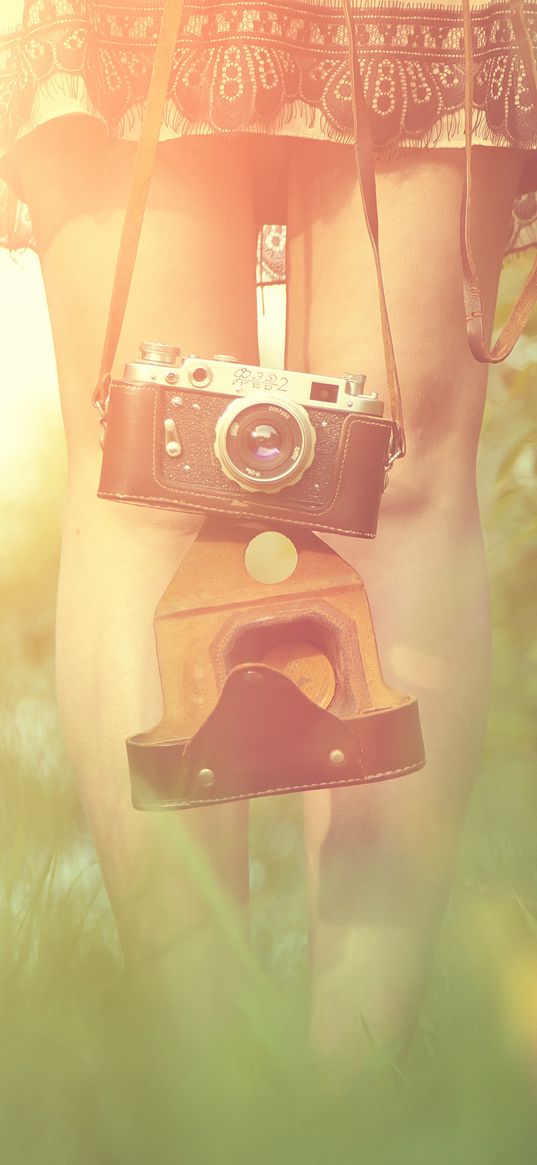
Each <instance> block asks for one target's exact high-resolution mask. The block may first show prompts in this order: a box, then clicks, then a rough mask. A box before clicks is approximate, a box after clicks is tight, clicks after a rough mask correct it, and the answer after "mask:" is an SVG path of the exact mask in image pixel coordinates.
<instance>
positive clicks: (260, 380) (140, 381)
mask: <svg viewBox="0 0 537 1165" xmlns="http://www.w3.org/2000/svg"><path fill="white" fill-rule="evenodd" d="M140 351H141V359H140V360H138V361H135V362H133V363H130V364H127V365H126V367H125V373H124V379H123V380H122V381H112V383H111V386H110V395H109V401H108V410H107V422H106V437H105V441H104V447H103V466H102V473H101V480H100V485H99V491H98V492H99V496H100V497H106V498H112V499H114V500H116V501H125V502H131V503H135V504H138V505H148V506H156V507H159V508H165V509H179V510H187V511H195V512H198V513H211V514H222V515H226V516H228V517H229V516H231V517H235V518H237V519H238V520H239V521H248V522H256V521H257V522H263V523H267V522H270V523H272V524H274V525H280V526H284V527H285V526H292V527H297V526H298V527H303V528H307V529H311V530H316V531H326V532H333V533H341V534H350V535H354V536H358V537H366V538H367V537H373V536H374V535H375V533H376V526H377V519H378V511H379V506H380V499H381V496H382V492H383V489H384V485H385V476H386V466H387V463H388V456H389V454H388V450H389V443H390V437H391V433H392V424H391V422H390V421H389V420H386V419H384V417H383V411H384V405H383V402H382V401H381V400H380V399H379V397H378V395H377V393H375V392H371V393H366V392H365V391H364V389H365V376H363V375H357V374H349V375H347V376H342V377H340V378H337V377H330V376H313V375H311V374H310V373H305V372H289V371H286V372H280V371H276V370H273V369H268V368H259V367H256V366H253V365H245V364H241V363H239V362H238V361H236V360H234V359H233V357H231V356H214V357H213V358H212V359H210V360H206V359H200V358H199V357H198V356H187V357H185V358H181V350H180V349H179V348H176V347H173V346H172V345H169V344H165V343H160V342H159V343H157V342H155V343H144V344H142V345H141V348H140Z"/></svg>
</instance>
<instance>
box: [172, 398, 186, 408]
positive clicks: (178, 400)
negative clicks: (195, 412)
mask: <svg viewBox="0 0 537 1165" xmlns="http://www.w3.org/2000/svg"><path fill="white" fill-rule="evenodd" d="M182 403H183V398H182V396H172V405H175V406H176V408H178V407H179V405H182Z"/></svg>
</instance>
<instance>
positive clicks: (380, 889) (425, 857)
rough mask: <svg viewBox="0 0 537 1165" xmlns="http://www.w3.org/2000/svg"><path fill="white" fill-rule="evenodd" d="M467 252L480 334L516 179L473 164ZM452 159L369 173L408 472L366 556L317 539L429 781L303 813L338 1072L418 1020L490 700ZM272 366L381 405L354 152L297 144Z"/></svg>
mask: <svg viewBox="0 0 537 1165" xmlns="http://www.w3.org/2000/svg"><path fill="white" fill-rule="evenodd" d="M475 154H476V157H475V172H476V182H475V185H476V192H475V220H476V226H475V244H476V254H477V259H478V263H479V268H480V272H481V276H482V285H483V288H484V293H485V295H486V302H487V310H488V315H489V319H491V318H492V314H493V310H494V303H495V299H496V291H497V281H498V275H499V270H500V264H501V256H502V253H503V248H504V243H505V237H506V232H507V226H508V217H509V211H510V207H511V202H512V197H513V193H514V191H515V189H516V186H517V181H518V175H519V167H518V162H517V159H516V155H513V154H512V153H508V152H502V151H493V150H490V151H489V150H477V151H475ZM462 173H463V159H462V156H461V154H460V153H459V152H458V151H449V150H447V151H442V152H440V151H437V150H435V151H431V153H430V154H429V155H427V154H426V153H425V152H423V153H413V154H410V155H408V154H404V155H403V156H402V157H401V158H400V159H398V160H395V161H393V162H392V163H390V164H389V165H388V164H387V165H384V166H381V167H380V168H379V173H378V196H379V216H380V224H381V257H382V263H383V271H384V274H385V281H386V291H387V297H388V305H389V309H390V314H391V321H392V326H393V331H394V341H395V347H396V352H397V356H398V366H399V372H400V376H401V383H402V391H403V405H404V409H405V420H406V424H407V428H408V455H407V457H406V459H405V460H404V462H402V463H398V464H397V465H396V466H395V467H394V469H393V472H392V480H391V483H390V485H389V488H388V490H387V493H386V495H385V497H384V500H383V503H382V508H381V516H380V525H379V533H378V535H377V538H376V541H375V542H374V543H367V542H365V541H363V540H362V541H361V540H359V539H356V540H351V539H343V538H341V537H332V538H328V537H327V539H326V541H327V542H329V543H330V544H331V545H332V546H333V547H334V548H335V549H336V550H337V551H338V553H340V554H341V555H342V556H343V557H345V558H347V559H348V560H349V561H350V562H352V563H353V564H354V565H356V567H357V569H358V570H359V572H360V573H361V574H362V576H363V578H364V580H365V583H366V587H367V589H368V593H369V597H370V601H371V604H372V610H373V618H374V622H375V627H376V631H377V636H378V641H379V648H380V656H381V661H382V663H383V668H384V673H385V677H386V680H387V682H388V683H389V684H391V686H392V687H393V688H395V689H396V690H401V691H404V692H407V693H413V694H415V695H416V696H417V697H418V699H419V704H420V710H421V716H422V723H423V729H424V736H425V743H426V750H427V755H428V764H427V767H426V769H425V770H424V771H423V772H421V773H418V774H415V775H413V776H411V777H405V778H403V779H402V780H401V781H399V782H391V783H388V784H386V785H382V786H375V787H371V788H368V789H354V790H352V789H351V790H345V791H343V790H338V791H335V792H333V793H331V794H330V793H328V792H326V793H325V792H322V793H319V794H311V793H310V794H308V796H307V797H306V798H305V821H306V835H307V843H306V844H307V855H308V866H309V876H310V898H311V914H312V927H313V933H312V948H311V950H312V971H313V984H312V1040H313V1044H314V1046H315V1047H316V1048H317V1049H318V1051H319V1052H320V1054H321V1055H322V1056H323V1057H327V1058H328V1060H329V1061H330V1060H331V1058H332V1057H334V1058H335V1059H336V1060H337V1062H338V1063H339V1064H340V1065H341V1066H342V1067H343V1065H344V1064H345V1062H346V1065H347V1068H349V1067H350V1066H354V1067H357V1066H359V1065H362V1064H363V1063H364V1062H365V1061H367V1060H368V1058H369V1056H370V1055H371V1052H372V1048H374V1047H378V1046H379V1045H380V1046H381V1047H386V1046H394V1047H399V1048H401V1046H405V1045H406V1043H407V1041H408V1039H409V1036H410V1034H411V1032H412V1029H413V1026H414V1023H415V1018H416V1014H417V1009H418V1007H419V1004H420V1001H421V997H422V992H423V987H424V980H425V976H426V973H427V969H428V957H429V953H430V949H431V945H432V941H433V939H434V936H435V933H436V930H437V925H438V921H439V918H440V916H441V906H442V903H443V901H444V898H445V895H446V888H447V885H448V882H449V873H450V869H451V865H452V861H453V855H454V850H455V846H456V841H457V835H458V832H459V828H460V823H461V819H462V816H463V812H464V808H465V805H466V802H467V798H468V794H469V790H470V787H471V782H472V778H473V777H474V775H475V772H476V766H477V763H478V758H479V752H480V745H481V740H482V734H483V728H484V722H485V717H486V710H487V697H488V670H489V631H488V597H487V585H486V577H485V568H484V560H483V551H482V540H481V531H480V524H479V514H478V507H477V499H476V488H475V458H476V446H477V440H478V435H479V429H480V424H481V416H482V409H483V402H484V394H485V386H486V369H485V368H484V367H482V366H479V365H477V364H476V363H474V361H473V360H472V358H471V356H470V355H469V353H468V350H467V346H466V334H465V327H464V318H463V307H462V291H461V277H460V258H459V251H458V212H459V202H460V195H461V184H462ZM289 233H290V261H291V262H290V268H291V270H290V283H289V308H288V318H289V333H288V363H289V366H290V367H295V368H310V369H312V370H314V371H315V372H320V373H325V374H332V375H335V374H342V373H343V372H345V371H347V370H356V371H358V372H366V373H367V375H368V383H369V387H370V388H374V389H377V390H378V391H379V393H380V395H382V396H384V395H385V375H384V366H383V359H382V349H381V340H380V325H379V317H378V306H377V293H376V285H375V282H374V273H373V267H372V260H371V256H370V253H369V246H368V242H367V239H366V234H365V228H364V226H363V218H362V211H361V207H360V202H359V194H358V191H357V184H356V178H355V174H354V170H353V161H352V157H351V155H350V151H346V150H344V149H343V150H342V149H339V148H337V147H332V146H330V145H328V146H327V145H323V144H319V143H317V144H315V145H311V144H310V143H304V144H302V143H301V144H295V147H294V164H293V181H292V185H291V201H290V211H289Z"/></svg>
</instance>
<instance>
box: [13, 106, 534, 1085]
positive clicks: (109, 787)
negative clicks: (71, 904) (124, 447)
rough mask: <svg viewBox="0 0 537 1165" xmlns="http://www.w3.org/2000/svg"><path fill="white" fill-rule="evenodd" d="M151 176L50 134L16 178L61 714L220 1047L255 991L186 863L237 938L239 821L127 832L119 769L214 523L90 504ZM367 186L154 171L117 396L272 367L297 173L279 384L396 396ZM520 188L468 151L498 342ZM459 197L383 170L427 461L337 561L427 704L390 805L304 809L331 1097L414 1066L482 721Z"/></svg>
mask: <svg viewBox="0 0 537 1165" xmlns="http://www.w3.org/2000/svg"><path fill="white" fill-rule="evenodd" d="M265 145H266V149H265ZM267 150H270V151H271V154H270V156H269V155H268V154H267ZM267 157H270V165H269V166H268V168H267V169H266V170H264V169H263V167H264V166H266V159H267ZM132 159H133V147H132V146H131V145H130V144H129V143H107V142H106V139H105V136H104V133H103V131H102V129H101V127H100V126H98V125H96V124H95V123H92V122H91V121H90V120H89V119H85V118H76V119H74V118H71V119H64V120H63V121H62V122H56V123H54V122H52V123H49V125H47V126H45V127H42V128H41V129H40V130H39V131H37V132H35V133H33V134H32V135H30V137H29V138H28V139H26V141H25V142H23V143H22V145H21V146H20V147H19V150H18V154H17V157H16V163H17V174H18V181H19V185H20V190H21V193H22V194H23V195H24V197H25V199H26V200H27V202H28V203H29V205H30V209H31V213H32V218H33V221H34V226H35V230H36V234H37V239H38V244H39V250H40V257H41V263H42V270H43V276H44V281H45V287H46V293H47V298H48V304H49V311H50V317H51V322H52V329H53V335H54V342H55V348H56V355H57V362H58V374H59V382H60V392H61V401H62V410H63V417H64V422H65V431H66V440H67V447H68V455H69V475H68V478H69V479H68V493H67V500H66V509H65V524H64V537H63V548H62V563H61V574H60V583H59V592H58V632H57V634H58V639H57V686H58V702H59V707H60V712H61V717H62V722H63V729H64V734H65V741H66V745H67V749H68V751H69V755H70V757H71V760H72V762H73V765H74V769H75V772H76V776H77V780H78V784H79V789H80V795H81V798H82V801H83V804H84V806H85V810H86V813H87V816H88V820H89V822H90V826H91V829H92V832H93V836H94V839H95V843H96V846H97V850H98V853H99V857H100V861H101V865H102V869H103V874H104V878H105V881H106V885H107V888H108V892H109V895H110V899H111V902H112V905H113V908H114V911H115V915H116V919H117V924H118V929H119V933H120V937H121V941H122V944H123V948H124V951H125V955H126V957H127V960H128V961H129V963H130V964H131V965H132V966H136V967H137V968H138V969H139V970H140V969H141V973H142V974H144V973H145V974H147V976H148V979H149V981H150V982H151V983H153V984H154V983H155V981H158V982H159V986H160V988H161V989H163V990H164V991H165V992H168V991H169V994H170V997H171V996H172V994H173V996H174V997H175V998H178V997H179V994H180V992H179V990H178V988H180V987H181V986H182V987H183V989H184V990H187V991H188V998H189V1000H190V1001H191V1004H192V1007H193V1008H194V1009H195V1010H196V1008H197V1010H196V1015H197V1018H198V1022H199V1023H200V1025H201V1024H202V1023H203V1022H205V1021H206V1020H207V1019H209V1027H210V1017H211V1016H214V1015H215V1014H216V1012H217V1010H218V1008H219V1007H221V1005H222V994H223V993H224V996H225V994H226V985H228V986H229V996H230V997H231V984H233V990H234V991H237V988H239V992H240V983H241V975H242V970H241V967H240V966H239V963H238V962H237V958H236V957H235V955H234V953H233V951H234V948H233V944H230V941H229V933H228V934H227V935H226V934H224V933H223V930H222V926H221V925H220V923H219V922H218V918H217V913H218V912H216V911H215V909H214V904H211V902H210V900H209V899H210V895H208V894H207V893H206V892H205V891H203V889H202V888H200V885H199V884H198V882H197V881H196V879H194V880H193V879H192V877H191V873H190V871H189V868H188V867H187V865H185V860H184V857H182V854H183V852H184V849H183V846H181V845H179V844H178V842H179V841H180V840H181V839H183V841H184V840H185V839H186V840H187V841H190V842H191V843H192V845H193V846H194V848H195V849H196V851H197V852H198V853H200V854H202V855H203V862H204V863H205V865H206V868H207V869H208V870H209V871H210V872H211V874H212V875H214V881H215V884H216V885H217V886H218V887H219V890H218V893H219V894H220V896H221V899H222V900H225V903H226V909H227V911H228V927H229V928H230V929H231V931H233V932H234V933H236V934H237V935H239V936H240V935H241V934H245V933H246V931H247V926H248V922H247V911H248V848H247V823H248V813H247V806H246V805H245V804H238V805H237V804H235V805H230V806H224V807H214V808H212V809H211V810H210V811H208V810H200V811H196V810H191V811H189V813H188V814H171V815H169V814H166V815H164V814H163V815H160V814H154V815H153V814H140V813H136V812H135V811H134V810H133V809H132V808H131V807H130V796H129V776H128V768H127V764H126V758H125V751H124V740H125V738H126V737H127V736H128V735H130V734H132V733H134V732H137V731H140V730H141V729H142V728H144V727H149V726H151V725H152V724H155V723H157V722H158V720H159V719H160V715H161V692H160V683H159V677H158V671H157V666H156V658H155V652H154V642H153V631H152V617H153V611H154V608H155V605H156V603H157V601H158V599H159V598H160V595H161V594H162V592H163V591H164V589H165V587H166V585H167V583H168V581H169V579H170V577H171V575H172V574H173V573H174V572H175V570H176V569H177V566H178V564H179V562H180V560H181V557H182V556H183V555H184V553H186V551H187V549H188V547H189V546H190V545H191V542H192V539H193V538H194V537H195V534H196V532H197V529H198V528H199V523H198V521H197V519H193V518H192V516H187V515H182V514H170V513H167V512H160V513H159V512H158V511H154V510H149V509H143V508H138V507H129V506H123V505H119V504H115V503H111V502H108V501H102V500H99V499H97V498H96V496H95V494H96V489H97V483H98V477H99V468H100V456H101V455H100V450H99V445H98V421H97V416H96V413H95V410H93V409H92V408H91V405H90V400H91V394H92V391H93V388H94V383H95V380H96V376H97V371H98V367H99V360H100V353H101V347H102V339H103V335H104V329H105V322H106V314H107V308H108V302H109V296H110V291H111V283H112V275H113V268H114V261H115V254H116V249H117V244H118V238H119V232H120V229H121V224H122V215H123V211H124V205H125V198H126V194H127V189H128V178H129V174H130V167H131V165H132ZM353 165H354V164H353V159H352V154H351V151H350V150H349V149H347V148H346V147H341V146H336V145H332V144H329V143H322V142H301V141H292V140H289V141H287V142H286V141H285V140H284V139H280V140H279V142H277V141H276V140H275V139H267V140H266V142H263V143H261V144H260V140H258V141H257V142H255V143H252V141H251V140H250V141H248V140H247V139H246V138H245V137H236V138H234V139H226V140H218V139H215V138H192V139H182V140H179V141H176V142H172V143H166V144H165V145H163V146H161V147H159V152H158V155H157V163H156V167H155V175H154V181H153V184H152V189H151V194H150V198H149V205H148V209H147V212H146V218H145V223H144V229H143V235H142V242H141V245H140V251H139V257H138V262H137V268H136V273H135V277H134V282H133V287H132V291H131V296H130V299H129V306H128V312H127V318H126V323H125V326H124V329H123V333H122V336H121V340H120V345H119V351H118V355H117V363H116V366H115V373H116V374H121V371H122V367H123V363H124V361H125V360H126V359H128V358H132V354H133V353H135V352H136V351H137V346H138V343H139V341H140V340H141V339H143V338H146V337H149V338H151V337H166V338H171V340H172V341H173V342H176V343H177V342H178V343H180V344H181V346H182V348H183V351H186V352H198V353H200V354H201V355H206V354H211V353H213V352H222V351H224V352H233V353H234V354H235V355H236V356H237V357H238V358H239V359H241V360H243V361H245V362H251V363H256V362H257V361H258V351H257V333H256V305H255V246H256V233H257V219H256V215H257V211H256V207H255V205H254V195H253V191H254V189H255V187H256V185H257V187H258V188H259V189H263V190H265V192H266V204H265V205H264V207H263V210H262V218H263V220H264V221H279V220H280V218H281V200H282V190H283V189H284V185H283V183H284V177H285V175H286V173H287V176H288V177H287V179H286V181H287V193H288V212H287V213H288V224H289V240H290V242H289V285H288V331H287V364H288V367H290V368H296V369H300V370H302V371H306V370H309V369H311V370H312V371H315V372H316V373H320V374H323V373H324V374H328V375H334V374H338V373H341V372H342V371H346V370H356V371H366V372H367V375H368V383H369V386H370V387H371V388H377V390H379V391H380V395H381V396H384V395H385V393H384V384H385V377H384V366H383V358H382V349H381V342H380V327H379V319H378V309H377V299H376V294H377V293H376V285H375V282H374V275H373V267H372V260H371V256H370V253H369V244H368V242H367V238H366V233H365V228H364V226H363V223H362V212H361V209H360V205H359V195H358V192H357V188H356V178H355V173H354V169H353ZM286 167H288V169H286ZM521 168H522V161H521V159H520V158H519V156H518V155H516V154H514V153H513V152H508V151H501V150H493V149H476V151H475V195H474V224H475V249H476V258H477V263H478V267H479V270H480V274H481V282H482V289H483V294H484V298H485V303H486V311H487V315H488V319H489V322H490V320H491V319H492V315H493V310H494V303H495V299H496V292H497V283H498V276H499V271H500V266H501V258H502V255H503V251H504V246H505V240H506V235H507V230H508V223H509V215H510V207H511V204H512V199H513V195H514V193H515V191H516V188H517V186H518V183H519V180H520V173H521ZM269 172H270V175H271V183H269V182H268V181H265V179H266V178H267V176H268V173H269ZM274 175H277V181H275V180H274ZM215 176H216V180H215ZM462 177H463V158H462V154H461V152H460V151H459V150H431V151H429V152H426V151H421V152H413V151H406V152H403V153H402V154H401V155H399V156H396V157H394V158H393V159H392V160H391V161H390V162H389V163H383V164H381V165H379V167H378V177H377V186H378V200H379V214H380V223H381V248H382V250H381V257H382V264H383V272H384V278H385V284H386V291H387V297H388V305H389V310H390V317H391V322H392V328H393V333H394V341H395V348H396V353H397V358H398V367H399V373H400V379H401V383H402V386H403V402H404V408H405V421H406V427H407V439H408V454H407V457H406V458H405V460H404V461H403V462H402V463H398V464H397V465H396V466H395V467H394V469H393V471H392V475H391V477H392V480H391V483H390V486H389V489H388V490H387V493H386V494H385V497H384V500H383V504H382V509H381V519H380V526H379V533H378V536H377V538H376V540H375V541H374V542H367V541H364V540H360V539H343V538H341V537H336V536H334V537H332V538H328V537H327V539H326V540H327V541H329V542H330V544H331V545H332V546H333V547H334V549H336V550H337V552H338V553H339V554H341V555H342V556H343V557H345V558H346V559H347V560H348V561H350V562H351V563H352V564H353V565H354V566H355V567H356V568H357V569H358V570H359V571H360V573H361V574H362V576H363V577H364V580H365V583H366V587H367V590H368V594H369V598H370V602H371V606H372V612H373V618H374V623H375V628H376V631H377V637H378V643H379V650H380V657H381V660H382V663H383V670H384V674H385V678H386V680H387V682H388V683H389V684H390V686H392V687H393V688H395V689H399V690H402V691H404V692H406V693H408V694H415V695H416V696H417V697H418V699H419V704H420V711H421V717H422V724H423V730H424V736H425V741H426V748H427V754H428V764H427V767H426V769H425V770H424V771H423V772H421V773H418V774H415V775H412V776H410V777H408V776H407V777H405V778H404V779H403V780H401V781H399V782H398V781H395V782H389V783H387V784H386V785H380V786H378V785H377V786H374V787H371V788H369V789H360V788H357V789H346V790H336V791H333V792H328V791H321V792H318V793H310V794H308V795H306V796H305V798H304V819H305V837H306V854H307V873H308V885H309V898H310V908H311V935H312V937H311V1042H312V1046H313V1047H314V1049H315V1051H316V1053H317V1054H318V1056H319V1057H320V1059H321V1061H322V1062H323V1063H326V1064H327V1065H328V1066H329V1068H330V1071H331V1072H332V1071H337V1074H338V1075H339V1074H341V1075H346V1074H348V1073H353V1072H354V1071H355V1070H356V1069H357V1068H359V1067H360V1066H362V1065H363V1064H364V1063H366V1062H367V1060H368V1057H369V1055H370V1052H371V1048H372V1047H376V1046H378V1045H381V1046H385V1045H390V1046H392V1045H393V1046H397V1047H399V1048H404V1047H405V1046H406V1044H407V1042H408V1040H409V1037H410V1034H411V1032H412V1029H413V1027H414V1024H415V1019H416V1014H417V1010H418V1007H419V1003H420V1000H421V997H422V993H423V986H424V981H425V976H426V973H427V967H428V963H429V956H430V951H431V946H432V943H433V941H434V937H435V934H436V930H437V926H438V921H439V918H440V917H441V911H442V905H443V902H444V899H445V895H446V890H447V887H448V885H449V877H450V870H451V866H452V862H453V856H454V853H455V848H456V842H457V837H458V833H459V830H460V824H461V820H462V817H463V814H464V809H465V805H466V802H467V798H468V794H469V791H470V788H471V784H472V779H473V777H474V774H475V771H476V766H477V763H478V758H479V751H480V744H481V739H482V734H483V728H484V723H485V718H486V710H487V700H488V672H489V630H488V600H487V585H486V577H485V568H484V560H483V549H482V540H481V532H480V524H479V514H478V508H477V499H476V488H475V459H476V447H477V440H478V434H479V428H480V423H481V417H482V410H483V403H484V395H485V387H486V369H485V368H484V367H482V366H480V365H477V364H476V363H474V361H473V360H472V358H471V356H470V354H469V352H468V350H467V345H466V335H465V326H464V313H463V306H462V292H461V278H460V257H459V252H458V208H459V202H460V196H461V190H462ZM215 966H218V975H215V974H214V970H212V969H213V968H214V967H215ZM144 969H145V970H144Z"/></svg>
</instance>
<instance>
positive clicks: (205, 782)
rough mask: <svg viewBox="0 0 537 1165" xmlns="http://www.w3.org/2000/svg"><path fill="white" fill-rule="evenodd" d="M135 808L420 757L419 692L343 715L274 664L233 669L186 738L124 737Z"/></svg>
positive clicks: (206, 801) (340, 775) (322, 780)
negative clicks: (324, 705)
mask: <svg viewBox="0 0 537 1165" xmlns="http://www.w3.org/2000/svg"><path fill="white" fill-rule="evenodd" d="M399 699H401V698H399ZM127 753H128V757H129V765H130V772H131V786H132V800H133V805H134V807H135V808H137V809H187V808H190V807H194V806H201V805H211V804H215V803H218V802H225V801H237V800H242V799H244V798H248V797H267V796H270V795H272V794H277V793H294V792H301V791H306V790H308V789H320V788H330V787H334V788H335V787H338V786H342V785H358V784H362V783H365V782H369V781H379V780H385V779H387V778H390V777H394V776H399V775H402V774H403V773H409V772H414V771H415V770H416V769H419V768H421V767H422V766H423V764H424V763H425V757H424V750H423V741H422V737H421V729H420V723H419V716H418V710H417V704H416V702H415V700H411V699H404V698H403V699H402V702H400V703H397V704H396V705H395V706H394V707H391V708H382V709H369V710H368V711H367V712H366V713H364V714H362V715H361V716H358V717H355V718H354V719H352V720H340V719H338V718H337V717H336V716H334V715H332V714H331V713H330V712H328V711H326V710H325V709H323V708H320V707H318V705H317V704H314V703H312V701H311V700H309V699H308V698H307V696H305V695H304V694H303V692H301V691H300V689H299V688H298V687H297V686H296V684H294V683H293V682H292V680H290V679H288V677H287V676H284V675H283V674H282V673H281V672H278V671H276V670H275V669H274V668H271V667H267V666H266V665H264V664H258V663H256V664H254V665H252V664H242V665H240V666H238V667H236V668H234V669H233V670H232V671H231V672H230V674H229V676H228V678H227V680H226V682H225V684H224V687H223V689H222V692H221V695H220V698H219V700H218V703H217V705H216V707H215V708H214V711H213V712H212V713H211V714H210V715H209V716H208V718H207V720H206V721H205V723H204V724H202V726H201V728H200V729H199V731H198V732H197V733H196V734H195V736H193V737H192V739H191V740H190V741H184V740H182V741H179V740H160V741H155V738H154V736H153V735H152V734H150V733H141V734H138V735H137V736H133V737H131V738H130V739H129V740H128V741H127Z"/></svg>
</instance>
